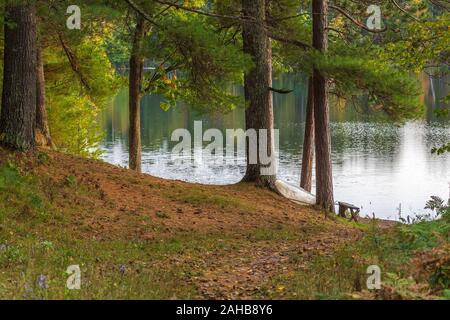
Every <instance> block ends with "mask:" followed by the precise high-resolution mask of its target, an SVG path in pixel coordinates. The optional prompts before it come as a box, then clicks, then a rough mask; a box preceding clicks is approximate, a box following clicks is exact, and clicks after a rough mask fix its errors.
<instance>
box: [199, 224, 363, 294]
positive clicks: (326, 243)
mask: <svg viewBox="0 0 450 320" xmlns="http://www.w3.org/2000/svg"><path fill="white" fill-rule="evenodd" d="M360 236H361V233H359V232H340V233H338V234H330V233H328V232H327V233H319V234H316V235H314V236H312V237H310V238H309V239H307V240H305V241H302V242H300V241H293V240H290V241H277V242H276V243H275V244H276V246H274V242H273V241H263V242H254V243H247V244H246V245H245V246H244V247H242V248H240V249H238V250H235V251H232V252H230V253H229V254H227V255H221V254H214V253H213V254H211V255H209V256H208V257H206V258H205V260H207V261H209V265H208V266H207V267H206V269H205V270H204V272H203V275H202V276H201V277H199V279H198V280H199V284H198V286H199V290H200V292H201V294H202V296H204V297H205V298H208V299H254V298H255V294H257V293H258V291H260V289H261V288H262V286H263V285H265V284H266V283H267V282H268V281H269V280H270V279H273V278H274V277H276V276H279V275H283V274H288V273H289V272H290V271H291V270H290V269H291V268H292V264H291V263H290V262H291V261H290V260H291V259H292V258H291V257H292V256H295V257H296V260H295V261H296V267H297V268H302V267H307V265H308V263H309V262H310V261H311V260H312V258H314V257H316V256H318V255H321V256H329V255H331V254H333V252H334V250H335V249H336V248H337V247H338V246H339V245H342V244H343V243H345V242H351V241H354V240H356V239H358V237H360ZM273 290H276V288H273Z"/></svg>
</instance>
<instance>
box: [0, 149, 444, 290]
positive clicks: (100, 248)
mask: <svg viewBox="0 0 450 320" xmlns="http://www.w3.org/2000/svg"><path fill="white" fill-rule="evenodd" d="M433 223H434V222H433ZM435 224H436V226H435V225H433V226H432V229H433V230H432V231H430V232H429V234H427V236H426V237H427V238H426V239H425V240H426V241H425V245H422V242H423V239H422V238H421V237H419V238H417V237H416V238H415V239H413V240H411V239H409V240H408V238H406V239H407V240H406V242H405V240H404V238H403V236H404V235H405V232H404V231H403V226H399V225H397V224H396V223H393V222H388V221H379V220H362V221H361V222H359V223H354V222H352V223H350V222H348V221H346V220H345V219H340V218H336V217H327V216H325V215H324V214H323V213H321V212H320V211H318V210H316V209H314V208H308V207H302V206H299V205H296V204H294V203H292V202H289V201H287V200H286V199H284V198H282V197H280V196H278V195H276V194H274V193H272V192H270V191H266V190H263V189H260V188H257V187H255V186H253V185H248V184H238V185H233V186H205V185H198V184H188V183H184V182H179V181H167V180H163V179H158V178H155V177H151V176H148V175H139V174H136V173H134V172H131V171H129V170H126V169H123V168H118V167H115V166H112V165H109V164H106V163H104V162H101V161H97V160H91V159H85V158H80V157H75V156H71V155H66V154H62V153H57V152H53V151H47V150H45V151H44V150H41V151H38V152H36V153H33V154H23V153H11V152H8V151H5V150H2V149H0V298H14V299H176V298H179V299H205V298H209V299H255V298H258V299H275V298H277V299H335V298H349V299H352V298H353V299H355V298H356V299H366V298H367V299H373V298H437V297H438V296H446V295H447V294H448V292H447V291H448V290H445V287H443V286H446V285H447V284H446V282H445V281H447V280H448V279H447V278H445V277H446V276H448V272H449V270H448V269H445V268H444V269H442V268H441V269H442V270H441V269H439V273H438V276H439V277H441V275H442V274H443V277H444V278H443V280H442V279H441V278H442V277H441V278H439V279H440V280H439V281H441V282H442V281H444V284H442V283H441V282H440V283H439V284H438V286H435V285H434V284H431V282H430V281H429V279H430V278H431V277H436V270H435V269H436V268H439V267H436V268H435V269H433V265H432V266H431V268H430V264H427V265H422V264H421V263H422V261H428V262H429V261H431V260H433V259H434V260H433V261H435V260H436V259H438V261H439V263H440V264H438V266H439V265H442V261H444V263H443V265H444V266H445V265H446V263H448V260H445V259H447V258H448V257H449V256H450V255H449V254H448V253H449V246H448V235H449V231H450V230H449V228H447V227H446V226H448V225H450V224H449V223H445V224H443V225H444V226H441V222H439V221H438V222H436V223H435ZM428 226H429V224H427V227H426V230H428V229H431V227H428ZM438 227H439V228H441V229H439V228H438ZM436 228H438V229H439V230H438V231H439V232H438V233H437V234H436V233H435V229H436ZM442 228H443V229H442ZM410 229H411V228H409V229H408V230H410ZM408 232H409V231H408ZM408 234H409V235H410V233H408ZM431 234H433V236H432V235H431ZM413 236H414V232H413ZM418 240H420V243H417V241H418ZM418 255H421V256H420V257H422V258H421V259H419V262H417V257H418ZM393 257H395V258H393ZM436 257H437V258H436ZM414 259H416V260H414ZM410 261H412V262H414V261H416V262H417V263H411V264H408V263H406V262H410ZM373 264H376V265H380V267H382V270H383V271H385V270H386V272H384V278H383V279H386V281H384V282H383V288H382V289H381V290H378V291H376V292H369V291H368V290H367V289H366V280H367V277H368V275H367V274H366V269H367V267H368V266H369V265H373ZM71 265H79V266H80V268H81V279H82V286H81V290H68V289H67V288H66V281H67V279H68V278H69V274H67V273H66V270H67V268H68V267H69V266H71ZM427 268H428V269H427ZM446 279H447V280H446Z"/></svg>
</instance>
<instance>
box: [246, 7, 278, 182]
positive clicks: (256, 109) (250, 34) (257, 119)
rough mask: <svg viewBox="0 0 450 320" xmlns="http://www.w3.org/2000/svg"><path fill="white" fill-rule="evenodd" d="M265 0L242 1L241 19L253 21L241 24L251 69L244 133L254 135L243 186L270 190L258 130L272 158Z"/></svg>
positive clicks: (272, 179) (273, 178)
mask: <svg viewBox="0 0 450 320" xmlns="http://www.w3.org/2000/svg"><path fill="white" fill-rule="evenodd" d="M265 1H266V0H242V11H243V14H244V15H245V16H250V17H253V18H254V19H256V21H257V22H256V23H244V24H243V32H242V36H243V50H244V52H245V53H247V54H249V55H250V56H252V57H253V61H254V64H255V66H254V68H253V69H252V70H251V71H250V72H248V73H247V74H246V75H245V79H244V87H245V100H246V103H247V109H246V112H245V124H246V129H247V130H249V129H255V130H256V131H257V137H258V139H257V145H256V146H251V145H250V144H249V143H247V170H246V174H245V177H244V179H243V181H244V182H253V183H256V184H258V185H261V186H264V187H268V188H271V189H273V188H274V185H275V181H276V173H275V172H273V173H271V174H267V173H265V174H263V172H262V171H263V170H264V168H265V167H266V168H267V165H264V164H263V163H261V159H260V156H259V153H260V141H261V140H260V139H261V134H260V131H259V130H260V129H266V130H267V150H268V156H270V155H273V154H274V152H275V148H274V136H273V128H274V123H273V96H272V91H271V90H270V88H271V87H272V44H271V42H270V38H269V37H268V35H267V31H266V28H265V23H266V22H265V20H266V13H267V10H268V6H266V2H265ZM250 149H252V150H253V152H255V151H256V152H257V154H258V156H257V159H258V161H257V163H256V164H255V163H250V161H249V160H250V152H251V151H250Z"/></svg>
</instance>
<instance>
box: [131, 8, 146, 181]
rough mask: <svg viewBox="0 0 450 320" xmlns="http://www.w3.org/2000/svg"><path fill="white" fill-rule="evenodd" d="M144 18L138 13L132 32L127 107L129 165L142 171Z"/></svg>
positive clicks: (132, 168)
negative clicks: (128, 111)
mask: <svg viewBox="0 0 450 320" xmlns="http://www.w3.org/2000/svg"><path fill="white" fill-rule="evenodd" d="M145 25H146V23H145V20H144V19H143V18H142V17H141V16H140V15H139V16H138V18H137V25H136V29H135V32H134V39H133V48H132V52H131V58H130V76H129V77H130V79H129V81H130V83H129V87H130V88H129V90H130V91H129V108H130V133H129V143H130V145H129V155H130V159H129V166H130V169H131V170H135V171H137V172H141V171H142V164H141V161H142V143H141V98H142V81H143V77H144V57H143V55H142V44H143V40H144V35H145V27H146V26H145Z"/></svg>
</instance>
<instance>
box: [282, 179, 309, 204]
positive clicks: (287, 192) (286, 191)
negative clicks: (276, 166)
mask: <svg viewBox="0 0 450 320" xmlns="http://www.w3.org/2000/svg"><path fill="white" fill-rule="evenodd" d="M275 187H276V189H277V191H278V192H279V193H280V194H281V195H282V196H283V197H285V198H287V199H289V200H291V201H293V202H295V203H298V204H301V205H314V204H316V196H315V195H313V194H312V193H310V192H308V191H306V190H304V189H302V188H300V187H296V186H293V185H291V184H289V183H286V182H284V181H281V180H277V181H276V182H275Z"/></svg>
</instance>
